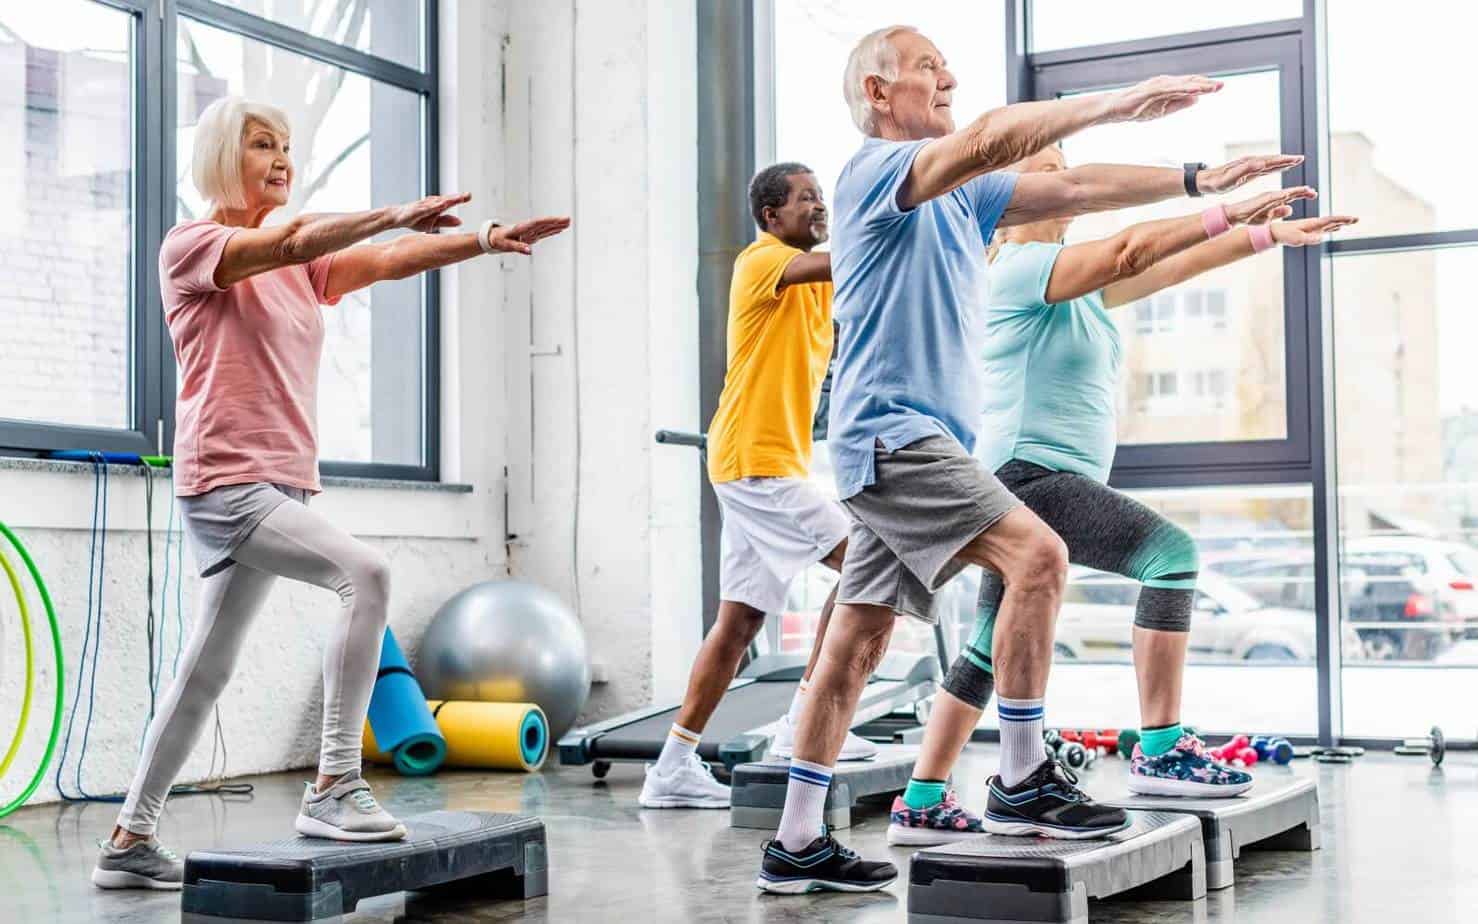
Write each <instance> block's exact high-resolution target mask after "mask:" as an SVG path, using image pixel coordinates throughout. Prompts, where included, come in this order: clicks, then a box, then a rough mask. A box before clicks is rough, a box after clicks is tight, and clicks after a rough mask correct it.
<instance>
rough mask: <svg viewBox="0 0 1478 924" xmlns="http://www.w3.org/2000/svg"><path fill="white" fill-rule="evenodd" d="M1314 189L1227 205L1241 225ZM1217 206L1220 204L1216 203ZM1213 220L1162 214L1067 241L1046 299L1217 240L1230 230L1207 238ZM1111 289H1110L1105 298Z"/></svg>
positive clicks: (1098, 285)
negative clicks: (1096, 236) (1097, 237)
mask: <svg viewBox="0 0 1478 924" xmlns="http://www.w3.org/2000/svg"><path fill="white" fill-rule="evenodd" d="M1313 197H1314V191H1313V190H1312V189H1310V188H1309V187H1307V186H1295V187H1292V188H1290V189H1278V190H1274V191H1273V192H1267V193H1263V194H1262V195H1260V196H1254V197H1253V198H1251V199H1248V200H1246V201H1244V202H1238V203H1236V204H1235V205H1229V206H1226V208H1225V214H1226V219H1227V223H1228V224H1232V225H1237V224H1242V223H1244V222H1248V221H1253V220H1256V219H1258V218H1263V219H1264V220H1266V216H1269V215H1272V214H1277V213H1279V210H1281V209H1286V208H1288V207H1289V203H1290V202H1295V201H1297V200H1299V199H1312V198H1313ZM1213 208H1216V207H1213ZM1208 230H1214V229H1208V226H1207V225H1206V223H1205V221H1203V218H1202V215H1200V214H1196V215H1186V216H1183V217H1180V218H1162V219H1159V220H1158V221H1146V222H1141V223H1139V224H1137V225H1131V226H1129V227H1128V228H1125V229H1124V230H1123V231H1120V232H1119V233H1118V234H1115V235H1114V236H1112V237H1107V238H1104V239H1103V240H1101V241H1089V242H1086V243H1082V244H1072V245H1070V246H1068V247H1064V248H1063V249H1062V252H1061V253H1059V254H1058V255H1057V260H1056V261H1055V262H1054V263H1053V264H1052V275H1051V277H1050V278H1049V279H1048V280H1047V294H1046V301H1047V303H1048V304H1049V305H1055V304H1059V303H1061V302H1066V301H1069V300H1070V299H1074V298H1078V297H1079V296H1082V295H1087V294H1088V293H1089V292H1096V291H1098V290H1099V289H1103V288H1104V287H1105V286H1110V285H1111V284H1116V283H1117V282H1119V281H1121V280H1127V279H1130V278H1131V277H1136V278H1143V275H1142V274H1145V273H1146V271H1147V270H1149V269H1150V268H1151V267H1154V266H1156V265H1158V264H1159V263H1160V262H1161V261H1162V260H1165V259H1166V258H1168V257H1173V256H1174V255H1175V254H1178V253H1180V252H1181V251H1184V250H1186V249H1187V248H1192V247H1196V246H1197V245H1200V246H1206V245H1209V244H1214V243H1216V242H1217V241H1218V240H1221V239H1223V238H1226V237H1230V235H1227V234H1223V235H1221V236H1220V237H1218V238H1213V239H1212V240H1209V241H1208V240H1207V238H1206V236H1207V233H1208ZM1106 298H1107V295H1105V299H1106Z"/></svg>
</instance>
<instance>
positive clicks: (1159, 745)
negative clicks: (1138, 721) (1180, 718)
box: [1139, 722, 1182, 757]
mask: <svg viewBox="0 0 1478 924" xmlns="http://www.w3.org/2000/svg"><path fill="white" fill-rule="evenodd" d="M1181 731H1182V730H1181V727H1180V723H1179V722H1176V723H1175V724H1174V725H1160V726H1156V727H1154V728H1142V729H1140V730H1139V749H1140V750H1141V751H1143V752H1144V756H1145V757H1159V756H1160V755H1161V754H1164V753H1165V752H1166V751H1168V750H1170V749H1171V748H1173V747H1175V742H1177V741H1179V740H1180V736H1181Z"/></svg>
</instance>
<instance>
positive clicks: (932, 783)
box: [903, 779, 944, 810]
mask: <svg viewBox="0 0 1478 924" xmlns="http://www.w3.org/2000/svg"><path fill="white" fill-rule="evenodd" d="M943 801H944V783H943V781H941V780H915V779H910V780H909V781H908V788H907V789H905V790H904V791H903V804H904V805H906V806H908V807H909V808H911V809H915V810H918V809H926V808H929V807H931V806H935V805H938V804H939V803H941V802H943Z"/></svg>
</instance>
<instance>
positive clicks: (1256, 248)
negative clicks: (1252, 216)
mask: <svg viewBox="0 0 1478 924" xmlns="http://www.w3.org/2000/svg"><path fill="white" fill-rule="evenodd" d="M1247 234H1248V235H1249V236H1250V237H1251V238H1252V252H1253V253H1262V252H1263V251H1264V250H1271V249H1272V248H1273V227H1272V225H1248V226H1247Z"/></svg>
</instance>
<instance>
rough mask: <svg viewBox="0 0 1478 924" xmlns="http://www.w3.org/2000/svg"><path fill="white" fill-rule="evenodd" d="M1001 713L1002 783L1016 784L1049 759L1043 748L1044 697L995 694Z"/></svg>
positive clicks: (998, 709)
mask: <svg viewBox="0 0 1478 924" xmlns="http://www.w3.org/2000/svg"><path fill="white" fill-rule="evenodd" d="M996 711H997V712H999V713H1000V716H1001V782H1002V783H1005V784H1006V785H1007V786H1015V785H1016V784H1017V783H1020V782H1021V781H1022V780H1024V779H1026V778H1027V777H1028V776H1030V775H1031V772H1032V771H1033V770H1035V769H1037V767H1038V766H1040V765H1041V763H1042V761H1044V760H1046V759H1047V756H1046V754H1045V752H1044V751H1043V750H1042V717H1043V715H1044V711H1043V709H1042V700H1040V699H1007V698H1006V697H1004V696H997V697H996Z"/></svg>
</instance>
